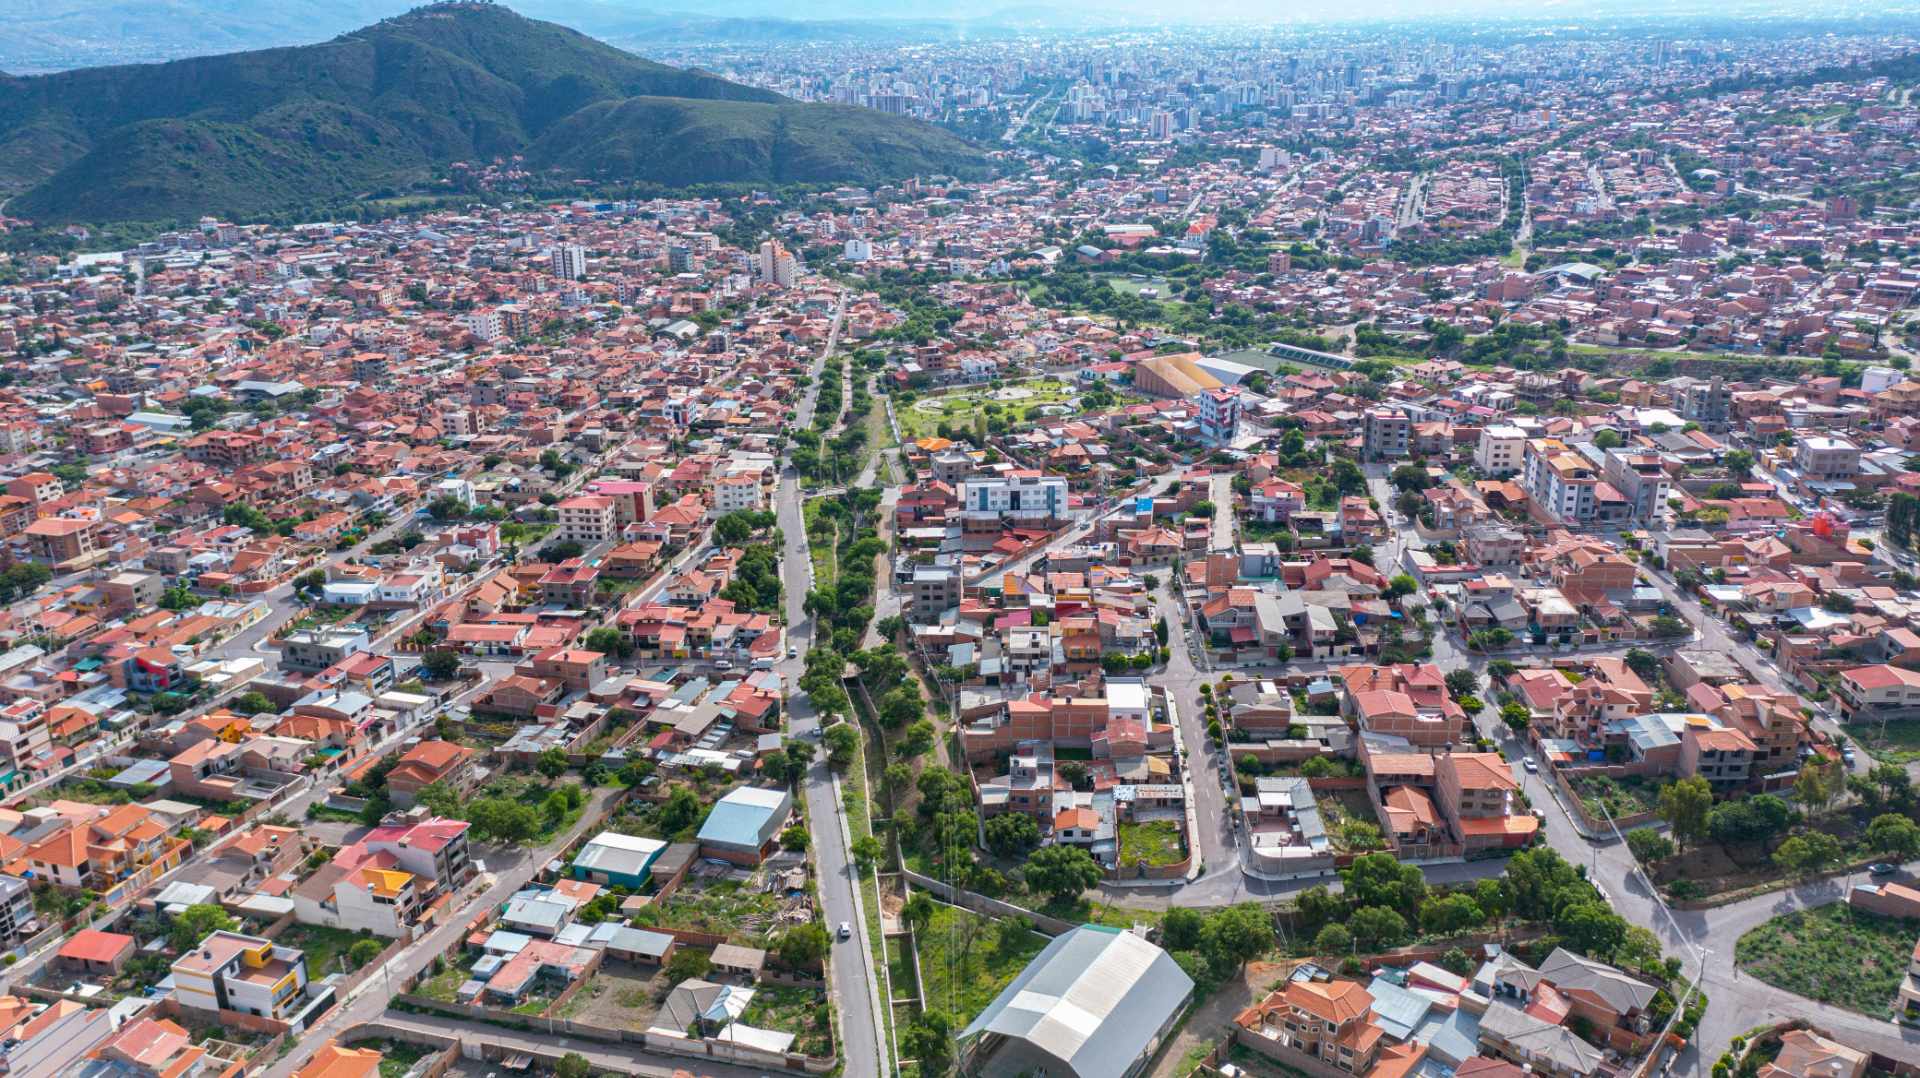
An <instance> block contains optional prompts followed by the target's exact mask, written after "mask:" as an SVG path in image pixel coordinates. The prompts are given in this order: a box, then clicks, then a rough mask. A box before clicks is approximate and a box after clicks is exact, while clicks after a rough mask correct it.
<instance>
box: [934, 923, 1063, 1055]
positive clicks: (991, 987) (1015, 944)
mask: <svg viewBox="0 0 1920 1078" xmlns="http://www.w3.org/2000/svg"><path fill="white" fill-rule="evenodd" d="M918 943H919V955H920V975H921V977H922V978H923V979H924V980H925V981H926V984H927V998H926V1000H925V1006H924V1008H923V1009H924V1010H928V1011H941V1012H943V1013H945V1014H946V1016H947V1020H948V1021H949V1022H950V1023H951V1024H952V1026H953V1028H955V1029H959V1028H961V1027H962V1026H965V1025H966V1024H967V1023H968V1022H970V1021H972V1020H973V1017H974V1015H977V1014H979V1013H980V1012H981V1011H983V1010H986V1008H987V1004H989V1003H992V1002H993V997H995V996H997V995H999V994H1000V990H1001V989H1002V988H1005V987H1006V986H1007V983H1008V982H1009V981H1011V980H1013V978H1014V977H1015V976H1016V975H1017V974H1018V973H1019V972H1020V970H1021V969H1023V968H1024V967H1025V966H1026V964H1027V962H1028V961H1029V960H1031V959H1032V958H1033V956H1034V955H1036V954H1039V953H1040V950H1041V948H1043V947H1045V946H1046V945H1047V938H1046V937H1045V936H1042V935H1041V934H1040V933H1038V932H1035V931H1034V930H1033V929H1031V928H1029V927H1027V926H1026V925H1024V924H1021V923H1018V922H1015V921H996V920H994V919H992V918H990V917H981V916H979V915H977V914H974V913H969V912H967V911H966V910H961V909H955V908H954V907H952V906H945V905H936V906H935V907H934V915H933V920H932V921H931V922H930V923H929V924H928V925H927V930H926V931H925V932H922V933H920V934H919V940H918Z"/></svg>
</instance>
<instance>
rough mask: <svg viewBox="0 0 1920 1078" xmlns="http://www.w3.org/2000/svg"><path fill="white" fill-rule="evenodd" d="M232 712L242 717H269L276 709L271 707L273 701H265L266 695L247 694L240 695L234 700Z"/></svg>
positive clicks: (258, 693)
mask: <svg viewBox="0 0 1920 1078" xmlns="http://www.w3.org/2000/svg"><path fill="white" fill-rule="evenodd" d="M233 710H235V711H237V712H239V713H240V714H242V715H270V714H272V713H273V712H274V711H275V710H276V709H275V708H274V706H273V701H271V700H269V699H267V694H265V693H262V692H247V693H241V694H240V695H239V696H238V697H235V698H234V701H233Z"/></svg>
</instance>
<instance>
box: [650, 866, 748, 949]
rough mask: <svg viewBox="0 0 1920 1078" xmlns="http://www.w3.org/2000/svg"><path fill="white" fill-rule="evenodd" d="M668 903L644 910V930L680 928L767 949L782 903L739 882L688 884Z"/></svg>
mask: <svg viewBox="0 0 1920 1078" xmlns="http://www.w3.org/2000/svg"><path fill="white" fill-rule="evenodd" d="M689 883H690V884H693V886H683V887H682V888H681V889H680V890H678V891H676V892H674V894H673V895H672V897H670V898H668V899H667V900H666V901H665V902H655V903H653V904H652V905H649V906H647V907H645V908H643V909H642V910H641V911H640V912H639V915H638V916H636V917H635V919H634V920H635V923H636V924H637V925H638V927H641V928H659V929H669V928H679V929H685V930H688V931H693V932H713V933H717V934H721V935H725V936H726V937H727V938H728V939H729V940H730V941H732V942H734V943H742V944H748V945H751V946H755V947H759V946H764V945H765V944H766V941H767V937H768V935H769V934H770V933H771V932H772V931H773V929H774V927H775V919H776V917H777V915H778V914H779V911H780V906H781V904H782V900H781V899H780V898H779V897H778V896H776V895H770V894H767V893H765V892H763V891H759V890H754V889H750V888H748V887H747V886H746V885H745V884H743V883H741V882H740V881H739V880H734V879H724V880H707V881H704V882H702V881H689Z"/></svg>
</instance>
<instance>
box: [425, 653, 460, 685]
mask: <svg viewBox="0 0 1920 1078" xmlns="http://www.w3.org/2000/svg"><path fill="white" fill-rule="evenodd" d="M420 667H421V669H423V670H425V671H426V672H427V676H428V677H430V678H432V679H433V680H435V681H445V680H446V679H448V678H450V677H452V676H453V675H455V674H457V673H459V672H460V656H459V655H458V654H456V653H454V652H451V651H429V652H427V653H426V654H425V655H423V656H421V658H420Z"/></svg>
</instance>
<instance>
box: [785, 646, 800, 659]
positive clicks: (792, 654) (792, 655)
mask: <svg viewBox="0 0 1920 1078" xmlns="http://www.w3.org/2000/svg"><path fill="white" fill-rule="evenodd" d="M799 657H800V649H799V648H788V649H787V658H789V659H798V658H799Z"/></svg>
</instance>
